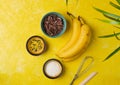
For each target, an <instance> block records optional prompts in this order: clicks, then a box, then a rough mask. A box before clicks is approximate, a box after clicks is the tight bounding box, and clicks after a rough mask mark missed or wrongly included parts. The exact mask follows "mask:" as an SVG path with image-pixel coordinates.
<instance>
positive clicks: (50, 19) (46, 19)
mask: <svg viewBox="0 0 120 85" xmlns="http://www.w3.org/2000/svg"><path fill="white" fill-rule="evenodd" d="M55 19H56V20H55ZM61 22H62V25H61ZM40 24H41V29H42V31H43V33H44V34H45V35H46V36H49V37H51V38H56V37H59V36H61V35H62V34H63V33H64V32H65V31H66V19H65V18H64V17H63V15H61V14H60V13H58V12H49V13H47V14H46V15H44V16H43V18H42V20H41V23H40ZM53 24H54V25H53ZM51 26H52V27H51ZM55 26H56V27H55ZM60 26H61V28H60ZM55 33H56V34H55Z"/></svg>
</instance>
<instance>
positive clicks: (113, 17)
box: [93, 7, 120, 21]
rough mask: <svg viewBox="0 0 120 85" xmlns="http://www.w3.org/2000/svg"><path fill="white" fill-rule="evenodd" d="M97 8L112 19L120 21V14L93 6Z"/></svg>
mask: <svg viewBox="0 0 120 85" xmlns="http://www.w3.org/2000/svg"><path fill="white" fill-rule="evenodd" d="M93 8H94V9H95V10H97V11H99V12H101V13H102V14H103V15H104V16H105V17H107V18H109V19H112V20H115V21H120V16H118V15H116V14H112V13H109V12H107V11H104V10H101V9H99V8H96V7H93Z"/></svg>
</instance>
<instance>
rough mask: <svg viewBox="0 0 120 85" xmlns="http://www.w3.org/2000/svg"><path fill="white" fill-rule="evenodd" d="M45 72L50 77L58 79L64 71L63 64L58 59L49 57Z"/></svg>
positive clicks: (45, 64) (44, 67)
mask: <svg viewBox="0 0 120 85" xmlns="http://www.w3.org/2000/svg"><path fill="white" fill-rule="evenodd" d="M43 73H44V75H45V76H46V77H48V78H50V79H56V78H58V77H60V76H61V75H62V73H63V65H62V63H61V62H60V61H59V60H57V59H49V60H47V61H46V62H45V63H44V66H43Z"/></svg>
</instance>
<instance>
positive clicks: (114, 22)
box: [97, 19, 120, 25]
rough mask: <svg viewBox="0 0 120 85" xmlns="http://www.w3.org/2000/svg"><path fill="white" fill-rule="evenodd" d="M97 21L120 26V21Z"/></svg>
mask: <svg viewBox="0 0 120 85" xmlns="http://www.w3.org/2000/svg"><path fill="white" fill-rule="evenodd" d="M97 20H99V21H102V22H105V23H109V24H112V25H120V22H118V21H110V20H104V19H97Z"/></svg>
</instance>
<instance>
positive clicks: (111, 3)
mask: <svg viewBox="0 0 120 85" xmlns="http://www.w3.org/2000/svg"><path fill="white" fill-rule="evenodd" d="M110 5H111V6H113V7H115V8H117V9H118V10H120V6H118V5H116V4H114V3H113V2H111V1H110Z"/></svg>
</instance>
